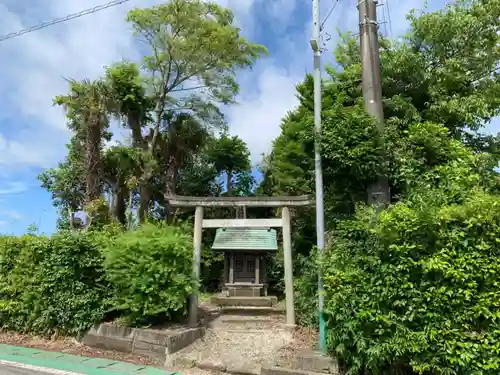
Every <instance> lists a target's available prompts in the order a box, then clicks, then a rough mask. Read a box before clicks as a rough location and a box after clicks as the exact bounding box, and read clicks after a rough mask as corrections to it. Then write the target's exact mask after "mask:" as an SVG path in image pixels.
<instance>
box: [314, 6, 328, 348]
mask: <svg viewBox="0 0 500 375" xmlns="http://www.w3.org/2000/svg"><path fill="white" fill-rule="evenodd" d="M312 19H313V29H312V39H311V47H312V50H313V52H314V132H315V137H314V169H315V176H316V239H317V240H316V241H317V242H316V247H317V248H318V252H319V255H320V256H323V254H324V251H325V213H324V203H323V199H324V198H323V169H322V167H321V133H322V131H321V49H320V47H319V43H320V41H319V39H320V33H321V24H320V18H319V0H312ZM324 305H325V296H324V288H323V270H322V269H321V267H319V268H318V314H319V349H320V351H321V352H322V353H326V335H325V333H326V332H325V316H324V313H323V311H324Z"/></svg>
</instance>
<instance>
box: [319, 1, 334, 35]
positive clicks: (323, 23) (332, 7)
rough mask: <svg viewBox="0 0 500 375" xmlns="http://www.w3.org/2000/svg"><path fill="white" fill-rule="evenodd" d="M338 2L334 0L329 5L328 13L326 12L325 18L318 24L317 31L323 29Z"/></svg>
mask: <svg viewBox="0 0 500 375" xmlns="http://www.w3.org/2000/svg"><path fill="white" fill-rule="evenodd" d="M338 3H339V0H334V3H333V5H332V6H331V8H330V10H329V11H328V13H327V14H326V17H325V19H324V20H323V22H321V25H320V26H319V31H323V27H324V26H325V23H326V21H327V20H328V18H329V17H330V16H331V15H332V13H333V11H334V9H335V7H336V6H337V4H338Z"/></svg>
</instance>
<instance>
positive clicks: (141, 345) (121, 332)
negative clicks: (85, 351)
mask: <svg viewBox="0 0 500 375" xmlns="http://www.w3.org/2000/svg"><path fill="white" fill-rule="evenodd" d="M204 335H205V328H203V327H197V328H180V329H172V330H152V329H140V328H128V327H120V326H117V325H114V324H106V323H103V324H100V325H98V326H95V327H94V328H92V329H91V330H90V331H89V332H87V334H86V335H85V336H84V337H83V339H82V344H84V345H87V346H91V347H95V348H100V349H107V350H116V351H120V352H125V353H133V354H137V355H144V356H149V357H155V358H159V359H162V360H165V358H166V357H167V355H169V354H172V353H175V352H177V351H179V350H181V349H183V348H185V347H186V346H188V345H190V344H192V343H193V342H194V341H196V340H197V339H199V338H201V337H203V336H204Z"/></svg>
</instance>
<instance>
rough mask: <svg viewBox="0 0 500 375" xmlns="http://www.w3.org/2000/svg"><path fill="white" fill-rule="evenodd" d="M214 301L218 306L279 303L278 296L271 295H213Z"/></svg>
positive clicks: (269, 305)
mask: <svg viewBox="0 0 500 375" xmlns="http://www.w3.org/2000/svg"><path fill="white" fill-rule="evenodd" d="M212 303H213V304H214V305H217V306H253V307H265V306H267V307H272V306H275V305H276V304H277V303H278V298H276V297H274V296H269V297H213V298H212Z"/></svg>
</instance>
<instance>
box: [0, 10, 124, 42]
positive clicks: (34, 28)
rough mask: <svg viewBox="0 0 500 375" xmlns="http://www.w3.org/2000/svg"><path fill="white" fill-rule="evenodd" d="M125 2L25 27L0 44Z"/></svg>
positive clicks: (3, 38) (4, 37)
mask: <svg viewBox="0 0 500 375" xmlns="http://www.w3.org/2000/svg"><path fill="white" fill-rule="evenodd" d="M127 1H130V0H114V1H110V2H109V3H107V4H102V5H97V6H95V7H93V8H89V9H85V10H82V11H81V12H78V13H73V14H69V15H67V16H65V17H61V18H57V19H55V20H52V21H46V22H42V23H40V24H38V25H35V26H31V27H27V28H25V29H22V30H19V31H16V32H13V33H9V34H5V35H3V36H0V42H3V41H5V40H7V39H12V38H16V37H18V36H21V35H24V34H28V33H31V32H33V31H37V30H40V29H44V28H46V27H49V26H52V25H56V24H58V23H63V22H66V21H69V20H72V19H75V18H79V17H82V16H86V15H88V14H92V13H95V12H99V11H101V10H104V9H107V8H111V7H113V6H116V5H120V4H123V3H126V2H127Z"/></svg>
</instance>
